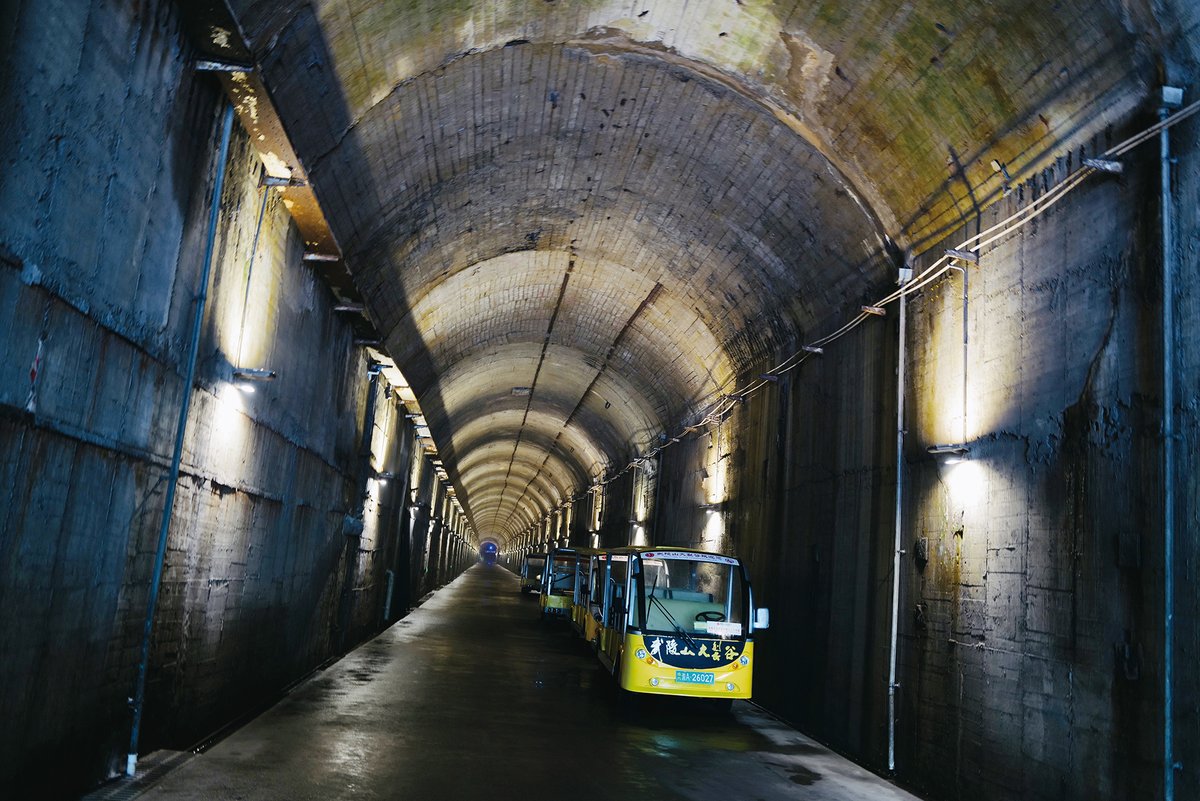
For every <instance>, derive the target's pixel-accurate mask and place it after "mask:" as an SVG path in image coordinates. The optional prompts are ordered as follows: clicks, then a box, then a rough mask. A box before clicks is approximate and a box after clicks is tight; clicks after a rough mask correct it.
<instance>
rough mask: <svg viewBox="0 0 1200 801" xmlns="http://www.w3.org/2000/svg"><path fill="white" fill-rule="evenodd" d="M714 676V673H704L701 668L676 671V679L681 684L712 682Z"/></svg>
mask: <svg viewBox="0 0 1200 801" xmlns="http://www.w3.org/2000/svg"><path fill="white" fill-rule="evenodd" d="M714 678H715V676H713V674H711V673H702V672H700V671H699V670H677V671H675V681H676V682H677V683H679V684H712V683H713V679H714Z"/></svg>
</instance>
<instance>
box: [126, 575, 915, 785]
mask: <svg viewBox="0 0 1200 801" xmlns="http://www.w3.org/2000/svg"><path fill="white" fill-rule="evenodd" d="M614 698H615V694H614V692H613V690H612V687H611V685H610V683H609V679H608V677H607V676H606V675H605V674H603V673H601V672H600V671H599V670H598V669H597V668H596V666H595V661H594V659H593V657H592V656H591V654H590V653H589V652H588V651H587V650H586V649H585V648H584V647H583V645H582V643H580V642H579V641H578V640H577V639H576V638H574V637H573V636H572V635H571V634H570V630H569V627H568V626H567V624H566V623H565V622H562V621H555V622H549V623H545V622H543V621H541V620H540V619H539V616H538V611H537V602H536V599H534V598H530V597H526V596H522V595H521V594H520V593H519V592H518V590H517V580H516V578H515V577H514V576H513V575H512V574H511V573H509V572H508V571H506V570H504V569H502V568H499V567H484V566H477V567H474V568H472V569H471V570H469V571H468V572H467V573H465V574H464V575H463V576H461V577H459V578H458V579H457V580H456V581H455V582H453V583H452V584H450V585H449V586H447V587H445V588H443V589H442V590H440V591H439V592H437V593H436V594H435V595H434V596H432V597H431V598H430V599H429V600H428V601H427V602H426V603H425V604H424V605H423V606H422V607H420V608H418V609H416V610H414V611H413V612H412V613H411V614H410V615H409V616H408V617H407V618H405V619H404V620H402V621H400V622H399V623H397V624H396V625H395V626H393V627H392V628H391V629H389V630H388V631H386V632H384V633H383V634H382V635H381V636H379V637H378V638H376V639H375V640H372V641H371V642H369V643H366V644H365V645H363V646H362V647H360V648H358V649H357V650H355V651H354V652H352V653H350V654H349V655H347V656H346V657H345V658H344V659H342V660H341V661H340V662H338V663H337V664H335V665H333V666H331V667H329V668H328V669H326V670H325V671H323V672H321V673H319V674H317V675H316V676H314V677H313V678H312V679H310V680H309V681H307V682H306V683H304V684H302V685H301V686H300V687H298V688H297V689H296V690H295V691H294V692H293V693H292V694H291V695H290V696H288V697H287V698H286V699H284V700H283V701H282V702H281V703H279V704H278V705H277V706H275V707H274V708H272V709H271V710H269V711H268V712H266V713H265V714H263V715H262V716H261V717H259V718H257V719H255V720H254V721H252V722H251V723H249V724H247V725H246V726H245V727H243V728H242V729H240V730H238V731H237V732H235V733H234V734H232V735H231V736H229V737H228V738H226V739H225V740H223V741H221V742H219V743H218V744H216V745H215V746H214V747H213V748H211V749H210V750H208V751H206V752H205V753H203V754H200V755H198V756H195V757H193V758H191V759H190V760H188V761H187V762H185V763H184V764H183V765H182V766H181V767H178V768H177V769H175V770H174V771H172V772H171V773H170V774H169V775H168V776H167V777H166V778H165V779H164V780H163V781H162V782H160V783H159V784H158V785H156V786H154V787H153V788H151V789H150V790H149V791H148V792H146V793H145V794H144V795H142V796H140V797H141V798H145V799H154V801H167V800H170V801H185V800H190V799H197V800H199V799H204V800H205V801H207V800H208V799H214V798H220V799H245V800H246V801H251V800H253V799H262V800H263V801H308V800H310V799H311V800H312V801H317V800H318V799H320V801H327V800H328V799H348V798H356V799H357V798H362V799H409V798H413V799H437V800H438V801H451V800H455V799H476V798H478V799H489V800H490V799H496V800H497V801H505V800H506V799H513V800H514V801H515V800H516V799H534V798H547V799H549V798H569V799H571V801H587V800H588V799H597V801H599V800H600V799H619V798H646V799H654V801H675V800H676V799H687V800H688V801H701V800H704V801H707V800H708V799H714V800H715V799H721V801H727V799H732V798H737V799H814V800H815V799H821V800H822V801H826V800H828V801H833V800H835V799H846V801H849V800H850V799H854V800H855V801H864V800H866V801H872V800H874V799H879V800H880V801H883V800H887V801H894V800H898V799H913V800H914V801H915V799H916V797H915V796H913V795H911V794H909V793H906V792H904V791H903V790H900V789H898V788H897V787H895V786H894V785H892V784H889V783H888V782H886V781H884V780H882V779H880V778H878V777H877V776H874V775H873V774H871V773H869V772H867V771H865V770H863V769H861V768H859V767H858V766H856V765H855V764H853V763H851V762H849V761H847V760H845V759H843V758H842V757H840V756H837V755H836V754H833V753H831V752H830V751H828V750H827V749H825V748H823V747H822V746H820V745H818V744H816V743H814V742H812V741H811V740H809V739H807V738H805V737H804V736H802V735H801V734H799V733H797V732H796V731H794V730H792V729H790V728H788V727H786V726H784V725H783V724H781V723H779V722H778V721H775V720H773V719H771V718H770V717H768V716H767V715H765V714H763V713H762V712H760V711H759V710H758V709H756V708H754V707H752V706H750V705H749V704H745V703H741V702H739V703H737V704H735V706H734V713H733V715H731V716H730V715H724V716H722V715H712V714H707V713H706V712H700V711H697V710H695V709H691V708H689V709H684V710H680V709H678V706H679V705H677V704H671V703H662V702H656V703H653V704H650V705H646V706H644V707H643V708H641V709H640V710H638V712H637V714H636V716H632V715H630V714H627V713H623V712H621V711H619V710H617V709H615V708H614V704H613V702H614ZM685 706H687V705H686V704H685Z"/></svg>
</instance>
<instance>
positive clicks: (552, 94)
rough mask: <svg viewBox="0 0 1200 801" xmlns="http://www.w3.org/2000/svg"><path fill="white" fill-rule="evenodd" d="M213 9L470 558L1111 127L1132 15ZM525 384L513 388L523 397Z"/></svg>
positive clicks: (612, 8) (333, 0)
mask: <svg viewBox="0 0 1200 801" xmlns="http://www.w3.org/2000/svg"><path fill="white" fill-rule="evenodd" d="M960 5H961V4H958V3H945V2H937V1H936V0H928V1H919V2H912V3H907V4H904V5H903V7H902V8H894V7H890V6H889V4H880V3H876V2H874V0H859V1H858V2H848V1H847V0H828V1H827V2H804V3H764V2H755V1H754V0H745V1H744V2H742V0H714V1H713V2H697V1H696V0H690V1H689V2H633V3H629V2H626V3H614V2H588V3H567V2H547V0H530V1H528V2H516V1H514V2H501V3H492V2H488V3H478V4H468V3H462V2H455V3H436V2H424V3H386V2H384V3H381V2H376V1H375V0H321V1H319V2H313V3H311V4H308V5H297V4H278V3H271V2H263V1H262V0H259V1H258V2H255V1H254V0H231V2H230V6H231V8H232V10H233V12H234V15H235V17H236V18H237V21H238V24H239V26H240V27H241V29H242V33H243V35H244V36H245V37H246V38H247V41H248V43H249V44H250V47H251V49H252V50H253V51H254V53H255V57H256V59H257V60H258V62H259V63H260V65H261V69H262V72H263V76H264V80H265V82H266V84H267V86H268V89H269V90H270V92H271V96H272V99H273V101H274V103H275V104H276V106H277V107H278V110H279V112H280V115H281V117H282V118H283V120H284V123H285V125H286V127H287V129H288V132H289V135H290V137H291V139H292V141H293V144H294V145H295V147H296V150H297V153H298V154H299V157H300V158H301V160H302V161H303V163H304V166H305V168H306V171H307V174H308V177H309V180H310V181H311V183H312V185H313V187H314V189H315V191H316V194H317V196H318V198H319V199H320V201H321V204H322V207H323V209H324V210H325V213H326V215H327V216H328V218H329V221H330V224H331V226H332V229H333V231H334V234H335V236H336V237H337V239H338V241H339V243H340V245H341V248H342V250H343V253H344V254H345V257H346V260H347V263H348V265H349V266H350V268H351V270H352V271H353V273H354V274H355V278H356V284H357V286H358V288H359V290H360V291H361V292H362V293H363V295H364V298H365V300H366V303H367V305H368V308H369V311H370V314H371V316H372V319H373V320H374V322H375V324H376V325H377V327H378V328H379V330H380V331H382V332H383V334H384V336H385V338H386V344H387V347H388V350H389V352H390V353H391V355H392V356H393V357H394V358H395V359H396V361H397V364H398V365H400V367H401V369H403V370H404V372H405V375H406V377H407V378H408V380H409V381H410V383H411V384H412V387H413V389H414V391H415V392H416V393H417V395H418V397H419V400H420V403H421V406H422V409H423V410H424V411H425V414H426V418H427V420H428V422H429V425H430V429H431V431H432V434H433V437H434V439H435V441H436V442H437V443H438V445H439V450H440V453H441V456H442V458H443V460H444V462H445V464H446V468H447V470H448V471H449V474H450V476H451V479H452V480H453V482H454V483H455V485H456V486H457V487H458V490H459V493H458V497H459V499H460V501H461V502H462V503H463V505H464V508H466V510H467V512H468V514H469V516H470V517H471V520H472V523H473V525H474V527H475V530H476V531H477V532H478V533H479V535H480V536H482V537H495V538H497V539H499V540H501V541H502V542H503V541H507V540H508V539H509V538H511V537H512V536H513V535H515V534H518V533H520V532H521V531H522V530H524V529H526V528H528V527H529V526H530V525H531V524H532V523H534V522H536V520H537V519H540V518H541V517H542V516H544V515H545V514H547V513H548V512H549V511H551V510H553V509H555V508H556V507H558V506H559V505H560V504H561V503H562V502H563V501H565V500H567V499H569V498H570V497H572V496H575V495H578V494H580V493H581V492H583V491H584V490H586V488H587V486H588V485H589V484H590V483H591V482H592V481H594V480H596V479H597V478H600V477H602V476H604V475H605V474H611V472H612V471H613V470H615V469H619V468H621V467H623V466H624V465H625V464H626V463H627V462H628V461H629V459H630V458H632V457H634V456H636V455H637V454H639V453H644V452H645V451H646V450H647V449H648V448H649V447H650V446H651V445H652V444H653V443H654V441H655V440H656V438H657V437H658V435H659V434H661V433H662V432H668V431H673V430H676V429H677V428H678V427H679V425H680V424H681V423H682V422H684V421H686V420H688V419H689V415H695V414H696V413H697V412H698V411H699V410H700V409H701V408H702V407H703V406H704V405H705V404H706V403H707V402H709V401H711V400H712V399H713V398H714V397H715V396H716V394H717V393H719V392H720V391H721V390H722V388H726V387H728V386H729V384H730V382H732V381H735V380H736V379H737V378H738V377H739V376H745V375H749V374H754V373H755V372H756V371H758V370H761V369H763V368H764V367H766V366H768V365H769V363H770V360H771V359H772V357H774V356H776V355H778V354H779V353H780V352H781V350H788V349H790V348H794V347H795V346H796V345H797V344H798V343H799V342H800V341H801V340H802V339H803V338H804V337H805V336H806V335H807V334H809V333H813V334H817V335H819V334H820V333H824V330H823V329H822V326H824V325H827V324H828V323H829V322H830V321H831V320H833V319H836V318H837V317H838V316H839V315H841V314H843V313H844V312H845V311H846V310H847V309H849V308H854V307H856V306H857V304H858V303H860V302H862V301H864V300H865V299H867V297H868V295H869V294H870V292H871V291H873V290H875V289H877V288H879V287H882V286H885V285H887V284H888V283H889V282H890V281H891V280H892V278H893V276H894V273H893V270H894V267H895V261H894V256H892V255H889V253H888V251H889V249H890V247H889V245H888V242H889V240H891V241H892V242H895V243H897V245H898V246H899V247H900V248H908V247H916V248H919V247H920V246H921V245H923V244H925V243H927V242H929V241H933V240H935V239H936V238H938V237H940V236H941V235H943V234H944V233H946V232H948V231H949V230H951V229H952V228H953V227H955V226H957V225H958V224H960V223H961V221H962V220H963V219H964V218H965V216H966V215H967V214H968V213H970V211H971V209H972V208H977V207H978V204H984V203H986V202H988V201H989V200H990V199H992V198H994V197H996V196H998V195H999V194H1000V193H1001V191H1002V189H1003V186H1002V184H1003V178H1002V175H1001V174H1000V173H998V172H997V171H996V170H995V169H994V168H993V166H992V164H991V162H992V160H993V159H996V160H997V162H999V163H1004V164H1013V165H1018V164H1020V165H1025V166H1029V165H1033V166H1038V165H1039V159H1043V158H1045V157H1047V156H1049V155H1053V154H1056V153H1059V152H1061V150H1062V149H1063V148H1064V147H1066V146H1071V145H1074V144H1078V143H1080V142H1083V141H1085V140H1086V139H1087V138H1088V137H1090V136H1092V135H1094V134H1095V133H1097V132H1099V131H1102V130H1103V129H1104V127H1105V126H1106V125H1107V124H1109V123H1110V122H1112V121H1115V120H1119V119H1122V118H1123V117H1124V116H1126V115H1127V114H1128V112H1129V110H1130V109H1132V108H1134V107H1135V106H1137V105H1138V104H1139V103H1140V102H1141V100H1142V99H1143V97H1144V95H1145V92H1144V90H1145V85H1144V84H1143V83H1142V82H1141V80H1142V79H1143V78H1145V79H1147V80H1150V79H1153V73H1152V70H1148V69H1147V65H1146V64H1145V63H1144V59H1145V58H1146V57H1145V56H1144V55H1139V53H1142V51H1140V50H1139V49H1138V47H1137V36H1136V33H1135V31H1136V30H1137V29H1138V28H1139V27H1141V28H1146V27H1149V26H1150V25H1151V24H1152V23H1151V20H1152V19H1153V18H1152V16H1151V15H1149V13H1148V12H1147V11H1141V10H1139V8H1132V9H1130V8H1123V7H1122V5H1121V4H1118V3H1115V2H1112V3H1103V4H1097V3H1094V2H1092V0H1078V1H1077V2H1060V3H1057V4H1055V5H1054V6H1053V7H1050V8H1048V7H1044V6H1043V5H1042V4H1039V3H1035V2H1017V1H1016V0H1000V1H999V2H992V3H989V4H986V5H984V4H976V5H972V6H970V7H962V8H960V7H959V6H960ZM519 388H528V393H527V394H526V393H525V392H524V390H522V389H519Z"/></svg>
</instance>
